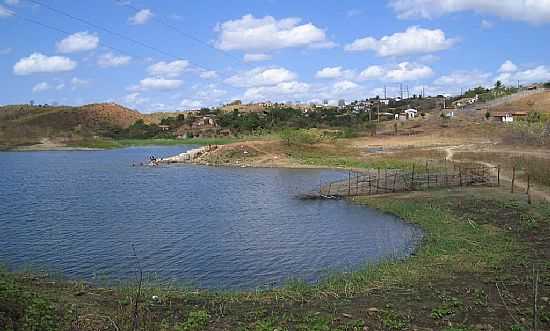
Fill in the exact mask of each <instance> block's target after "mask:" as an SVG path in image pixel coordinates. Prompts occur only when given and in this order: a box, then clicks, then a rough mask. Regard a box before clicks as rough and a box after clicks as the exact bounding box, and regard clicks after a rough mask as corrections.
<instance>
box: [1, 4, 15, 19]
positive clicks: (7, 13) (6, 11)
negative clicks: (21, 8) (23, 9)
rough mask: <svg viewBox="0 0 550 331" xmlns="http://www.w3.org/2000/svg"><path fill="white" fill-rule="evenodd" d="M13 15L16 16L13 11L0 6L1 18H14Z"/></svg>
mask: <svg viewBox="0 0 550 331" xmlns="http://www.w3.org/2000/svg"><path fill="white" fill-rule="evenodd" d="M13 14H15V13H14V12H13V11H11V10H9V9H8V8H6V7H4V6H2V5H0V18H3V17H10V16H13Z"/></svg>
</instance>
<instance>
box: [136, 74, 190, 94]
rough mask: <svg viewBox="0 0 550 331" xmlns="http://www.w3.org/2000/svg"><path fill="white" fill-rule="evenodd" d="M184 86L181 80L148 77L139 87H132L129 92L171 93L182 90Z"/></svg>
mask: <svg viewBox="0 0 550 331" xmlns="http://www.w3.org/2000/svg"><path fill="white" fill-rule="evenodd" d="M182 84H183V81H182V80H179V79H166V78H159V77H148V78H144V79H142V80H141V81H140V82H139V84H138V85H135V86H131V87H130V88H129V90H130V91H132V92H141V91H148V90H156V91H170V90H176V89H178V88H180V87H181V85H182Z"/></svg>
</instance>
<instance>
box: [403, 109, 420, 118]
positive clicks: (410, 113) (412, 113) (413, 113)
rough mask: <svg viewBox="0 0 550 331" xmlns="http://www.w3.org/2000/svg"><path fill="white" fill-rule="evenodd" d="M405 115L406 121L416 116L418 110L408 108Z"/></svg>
mask: <svg viewBox="0 0 550 331" xmlns="http://www.w3.org/2000/svg"><path fill="white" fill-rule="evenodd" d="M405 114H407V118H408V119H413V118H415V117H416V115H417V114H418V110H416V109H413V108H410V109H407V110H405Z"/></svg>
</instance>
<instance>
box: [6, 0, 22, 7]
mask: <svg viewBox="0 0 550 331" xmlns="http://www.w3.org/2000/svg"><path fill="white" fill-rule="evenodd" d="M5 3H6V5H10V6H16V5H18V4H19V0H6V1H5Z"/></svg>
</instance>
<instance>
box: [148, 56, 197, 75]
mask: <svg viewBox="0 0 550 331" xmlns="http://www.w3.org/2000/svg"><path fill="white" fill-rule="evenodd" d="M188 66H189V61H185V60H178V61H172V62H164V61H161V62H157V63H155V64H153V65H151V66H149V68H148V69H147V71H148V72H149V75H151V76H155V77H166V78H175V77H179V76H181V74H182V73H183V72H184V71H185V69H187V67H188Z"/></svg>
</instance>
